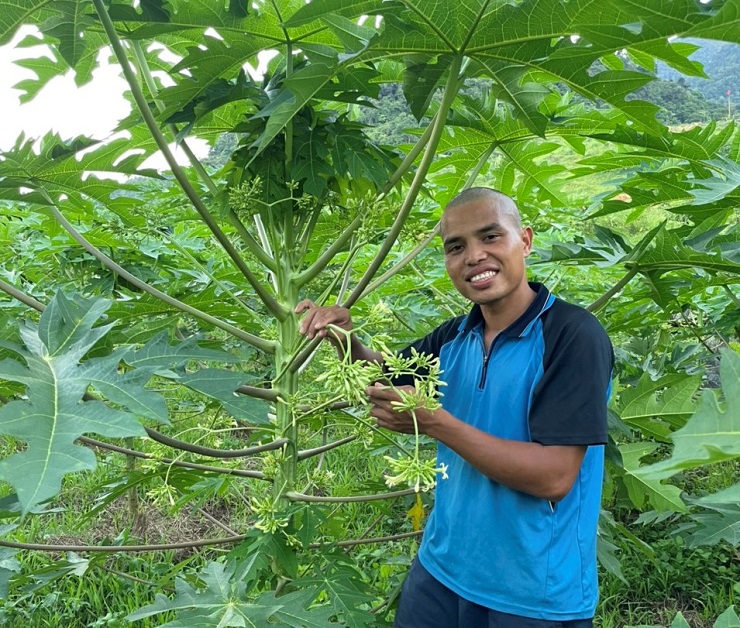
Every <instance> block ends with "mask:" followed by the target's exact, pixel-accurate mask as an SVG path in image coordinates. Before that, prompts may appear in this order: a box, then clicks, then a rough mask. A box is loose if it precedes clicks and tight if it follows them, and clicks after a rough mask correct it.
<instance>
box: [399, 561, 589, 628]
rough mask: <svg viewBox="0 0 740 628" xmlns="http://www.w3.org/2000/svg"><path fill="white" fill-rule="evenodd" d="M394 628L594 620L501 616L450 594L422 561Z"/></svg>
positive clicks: (563, 624)
mask: <svg viewBox="0 0 740 628" xmlns="http://www.w3.org/2000/svg"><path fill="white" fill-rule="evenodd" d="M393 625H394V628H592V627H593V621H592V620H591V619H578V620H573V621H547V620H542V619H530V618H529V617H519V616H517V615H509V614H508V613H499V612H498V611H494V610H491V609H490V608H486V607H484V606H480V605H479V604H474V603H473V602H469V601H468V600H466V599H463V598H461V597H460V596H459V595H457V593H454V592H453V591H450V589H448V588H447V587H446V586H444V585H443V584H441V583H440V582H438V581H437V580H435V579H434V578H433V577H432V576H431V575H430V574H429V572H428V571H427V570H426V569H424V567H422V565H421V563H420V562H419V559H418V558H417V559H415V560H414V562H413V564H412V565H411V571H410V572H409V575H408V578H406V582H405V583H404V585H403V591H402V592H401V601H400V603H399V606H398V611H396V621H395V623H394V624H393Z"/></svg>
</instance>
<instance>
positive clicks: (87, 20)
mask: <svg viewBox="0 0 740 628" xmlns="http://www.w3.org/2000/svg"><path fill="white" fill-rule="evenodd" d="M54 8H55V9H56V10H58V11H59V13H58V14H57V15H55V16H53V17H51V18H49V19H48V20H46V21H45V22H44V23H43V24H42V25H41V30H42V31H43V32H44V33H46V34H48V35H51V36H52V37H55V38H56V39H58V40H59V46H58V47H57V49H58V50H59V53H60V54H61V55H62V57H64V59H65V60H66V61H67V63H68V64H69V66H70V67H75V66H76V65H77V63H78V62H79V60H80V59H81V58H82V56H83V55H84V53H85V48H86V42H85V37H83V33H84V31H85V30H87V28H88V27H90V26H91V25H92V24H94V23H95V20H94V19H93V18H92V14H94V7H93V4H92V2H91V1H90V0H61V1H60V0H56V1H55V2H54Z"/></svg>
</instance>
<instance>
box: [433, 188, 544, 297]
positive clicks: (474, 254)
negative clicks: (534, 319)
mask: <svg viewBox="0 0 740 628" xmlns="http://www.w3.org/2000/svg"><path fill="white" fill-rule="evenodd" d="M442 243H443V246H444V256H445V266H446V267H447V273H448V274H449V276H450V279H451V280H452V283H453V284H454V285H455V287H456V288H457V289H458V291H459V292H460V294H462V295H463V296H464V297H466V298H468V299H470V300H471V301H473V302H474V303H478V304H479V305H482V306H485V305H494V304H495V305H497V306H498V307H501V306H507V305H508V304H509V302H511V303H510V304H511V305H512V306H513V307H517V305H518V304H519V300H520V299H525V298H526V296H525V295H526V294H527V293H528V291H529V286H528V284H527V276H526V267H525V261H524V260H525V258H526V257H527V256H528V255H529V253H530V251H531V248H532V230H531V229H530V228H529V227H527V228H524V229H522V228H520V227H519V226H518V225H517V224H516V220H515V219H514V217H513V216H511V215H510V214H508V213H506V212H505V211H500V210H499V208H498V206H497V204H496V202H495V201H492V200H490V199H480V200H476V201H471V202H470V203H465V204H463V205H457V206H455V207H452V208H449V209H446V210H445V212H444V214H443V216H442Z"/></svg>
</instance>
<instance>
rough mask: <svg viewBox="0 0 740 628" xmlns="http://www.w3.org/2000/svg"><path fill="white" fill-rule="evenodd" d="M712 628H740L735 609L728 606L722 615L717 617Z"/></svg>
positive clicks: (739, 620)
mask: <svg viewBox="0 0 740 628" xmlns="http://www.w3.org/2000/svg"><path fill="white" fill-rule="evenodd" d="M713 628H740V617H738V615H737V613H736V612H735V607H734V606H729V607H728V608H727V610H725V612H724V613H722V614H721V615H720V616H719V617H717V621H716V622H714V627H713Z"/></svg>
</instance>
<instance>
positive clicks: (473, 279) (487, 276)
mask: <svg viewBox="0 0 740 628" xmlns="http://www.w3.org/2000/svg"><path fill="white" fill-rule="evenodd" d="M497 274H498V273H497V272H496V271H494V270H487V271H486V272H484V273H481V274H480V275H474V276H473V277H471V278H470V281H471V282H472V283H475V282H476V281H485V280H486V279H491V278H492V277H495V276H496V275H497Z"/></svg>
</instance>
